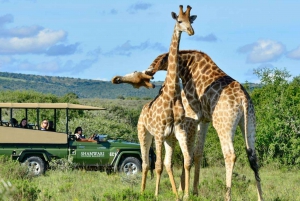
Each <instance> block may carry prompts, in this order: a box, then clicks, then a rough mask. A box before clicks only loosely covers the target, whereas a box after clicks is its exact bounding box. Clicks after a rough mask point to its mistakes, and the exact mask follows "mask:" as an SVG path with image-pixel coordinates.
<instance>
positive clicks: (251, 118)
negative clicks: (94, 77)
mask: <svg viewBox="0 0 300 201" xmlns="http://www.w3.org/2000/svg"><path fill="white" fill-rule="evenodd" d="M178 64H179V77H180V78H181V80H182V84H183V90H182V92H181V96H182V100H183V104H184V109H185V112H186V118H189V119H194V123H196V124H199V125H200V130H199V131H198V135H197V140H196V145H195V149H194V156H193V157H194V164H195V175H194V185H193V193H194V194H198V185H199V175H200V161H201V159H202V157H203V150H204V143H205V138H206V133H207V130H208V126H209V124H210V122H212V125H213V127H214V128H215V129H216V131H217V133H218V136H219V139H220V143H221V148H222V152H223V155H224V160H225V168H226V194H225V199H226V200H231V185H232V172H233V168H234V164H235V160H236V155H235V152H234V146H233V138H234V134H235V131H236V129H237V126H239V127H240V129H241V131H242V134H243V136H244V139H245V146H246V153H247V156H248V160H249V163H250V167H251V169H252V170H253V171H254V175H255V180H256V187H257V193H258V200H260V201H261V200H263V197H262V188H261V183H260V177H259V172H258V169H259V168H258V161H257V157H256V151H255V130H256V122H255V112H254V106H253V103H252V101H251V99H250V96H249V94H248V93H247V91H246V90H245V89H244V87H243V86H242V85H241V84H240V83H239V82H237V81H236V80H234V79H233V78H231V77H230V76H228V75H227V74H226V73H225V72H223V71H222V70H221V69H220V68H219V67H218V66H217V65H216V64H215V63H214V61H213V60H212V59H211V58H210V57H209V56H208V55H207V54H205V53H203V52H200V51H196V50H184V51H179V54H178ZM167 69H168V53H166V54H162V55H160V56H158V57H157V58H156V59H155V60H154V61H153V63H152V64H151V65H150V66H149V68H148V69H146V70H145V71H143V72H135V73H131V74H128V75H126V76H115V77H114V78H113V79H112V82H113V83H114V84H120V83H128V84H133V83H134V85H135V88H139V87H141V86H144V87H147V88H153V87H154V85H153V84H152V83H150V78H152V77H153V75H154V74H155V73H156V72H157V71H160V70H167ZM137 73H139V77H137V76H136V74H137ZM146 76H147V77H146ZM188 135H189V139H190V136H193V135H194V132H193V131H189V133H188ZM188 143H189V146H194V143H195V142H194V141H189V142H188ZM181 185H182V187H183V189H184V188H185V186H184V175H183V176H182V183H181Z"/></svg>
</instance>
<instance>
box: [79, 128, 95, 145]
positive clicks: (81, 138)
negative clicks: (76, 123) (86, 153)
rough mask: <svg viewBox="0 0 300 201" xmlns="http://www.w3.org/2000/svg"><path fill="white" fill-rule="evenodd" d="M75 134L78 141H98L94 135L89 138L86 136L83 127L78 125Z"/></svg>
mask: <svg viewBox="0 0 300 201" xmlns="http://www.w3.org/2000/svg"><path fill="white" fill-rule="evenodd" d="M74 135H75V138H76V141H84V142H97V140H94V139H93V137H94V136H92V137H89V138H88V139H86V138H85V135H83V134H82V128H81V127H77V128H76V129H75V131H74Z"/></svg>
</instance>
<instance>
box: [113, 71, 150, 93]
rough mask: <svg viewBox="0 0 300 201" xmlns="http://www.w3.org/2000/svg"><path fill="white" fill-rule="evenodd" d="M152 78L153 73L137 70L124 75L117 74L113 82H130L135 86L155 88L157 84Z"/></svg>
mask: <svg viewBox="0 0 300 201" xmlns="http://www.w3.org/2000/svg"><path fill="white" fill-rule="evenodd" d="M150 79H153V77H152V75H148V74H146V72H138V71H135V72H133V73H130V74H127V75H124V76H115V77H113V79H112V80H111V82H112V83H113V84H121V83H128V84H131V85H132V86H133V87H134V88H140V87H142V86H143V87H146V88H148V89H149V88H155V85H154V84H152V83H151V82H150Z"/></svg>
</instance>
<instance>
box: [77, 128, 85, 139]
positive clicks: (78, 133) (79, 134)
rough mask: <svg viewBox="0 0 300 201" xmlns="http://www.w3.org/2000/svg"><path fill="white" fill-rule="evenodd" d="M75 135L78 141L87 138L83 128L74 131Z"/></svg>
mask: <svg viewBox="0 0 300 201" xmlns="http://www.w3.org/2000/svg"><path fill="white" fill-rule="evenodd" d="M74 135H75V137H76V139H77V140H79V139H85V136H84V135H83V134H82V128H81V127H77V128H76V129H75V131H74Z"/></svg>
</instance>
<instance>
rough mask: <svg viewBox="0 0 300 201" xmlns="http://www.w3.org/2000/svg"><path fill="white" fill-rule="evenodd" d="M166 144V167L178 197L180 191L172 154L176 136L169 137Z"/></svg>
mask: <svg viewBox="0 0 300 201" xmlns="http://www.w3.org/2000/svg"><path fill="white" fill-rule="evenodd" d="M164 145H165V150H166V154H165V159H164V165H165V167H166V171H167V172H168V175H169V178H170V182H171V185H172V190H173V193H174V194H175V195H176V198H177V199H178V193H177V189H176V184H175V179H174V174H173V169H172V155H173V151H174V147H175V138H174V137H173V136H171V137H169V138H167V139H166V140H165V142H164Z"/></svg>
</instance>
